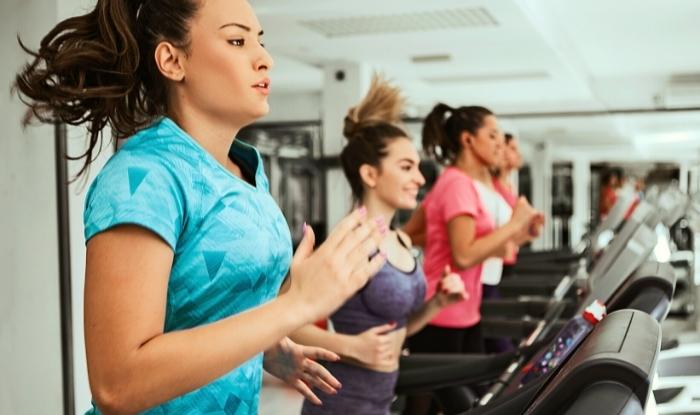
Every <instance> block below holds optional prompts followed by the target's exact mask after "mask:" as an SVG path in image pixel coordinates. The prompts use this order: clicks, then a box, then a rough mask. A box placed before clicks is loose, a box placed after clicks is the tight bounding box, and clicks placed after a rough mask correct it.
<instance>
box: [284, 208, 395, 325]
mask: <svg viewBox="0 0 700 415" xmlns="http://www.w3.org/2000/svg"><path fill="white" fill-rule="evenodd" d="M366 216H367V211H366V210H365V209H364V208H360V209H357V210H355V211H354V212H353V213H351V214H350V215H348V216H346V217H345V218H344V219H343V220H342V221H341V222H340V223H339V224H338V225H337V226H336V227H335V229H333V231H332V232H331V233H330V235H328V238H327V239H326V241H325V242H324V243H323V244H322V245H321V246H320V247H319V248H318V249H317V250H316V251H314V249H313V246H314V240H315V237H314V232H313V230H312V229H311V227H308V226H305V230H304V238H303V239H302V240H301V243H300V244H299V247H298V248H297V251H296V253H295V255H294V258H293V259H292V265H291V269H290V274H291V277H290V288H289V291H288V292H287V294H286V295H290V296H292V298H293V299H294V304H295V305H296V306H298V307H299V310H298V312H301V313H302V316H301V318H302V320H303V323H311V322H314V321H317V320H320V319H322V318H326V317H327V316H328V315H330V314H331V313H332V312H333V311H335V310H336V309H337V308H338V307H340V306H341V305H342V304H343V303H344V302H345V301H346V300H347V299H348V298H350V297H351V296H352V295H353V294H354V293H355V292H357V291H358V290H359V289H360V288H362V287H363V286H364V285H365V284H366V283H367V280H368V279H369V278H370V277H371V276H373V275H374V274H376V273H377V271H379V269H380V268H381V267H382V265H384V262H385V261H386V254H384V253H383V252H379V253H378V254H377V255H374V257H372V259H371V260H370V259H369V258H370V256H371V255H372V254H373V253H376V252H377V250H378V249H379V245H380V243H381V241H382V239H383V235H385V234H386V233H387V232H388V227H387V226H386V224H385V223H384V221H383V219H375V220H368V219H367V218H366ZM295 312H296V311H295Z"/></svg>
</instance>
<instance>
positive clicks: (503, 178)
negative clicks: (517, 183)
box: [498, 169, 513, 188]
mask: <svg viewBox="0 0 700 415" xmlns="http://www.w3.org/2000/svg"><path fill="white" fill-rule="evenodd" d="M512 172H513V170H512V169H502V170H501V173H500V174H499V176H498V182H499V183H500V184H502V185H503V186H506V187H507V188H509V187H510V175H511V173H512Z"/></svg>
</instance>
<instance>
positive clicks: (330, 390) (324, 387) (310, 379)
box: [301, 373, 338, 395]
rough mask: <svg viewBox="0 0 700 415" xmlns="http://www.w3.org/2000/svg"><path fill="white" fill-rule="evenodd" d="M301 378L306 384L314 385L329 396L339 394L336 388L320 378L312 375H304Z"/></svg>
mask: <svg viewBox="0 0 700 415" xmlns="http://www.w3.org/2000/svg"><path fill="white" fill-rule="evenodd" d="M301 376H302V378H303V379H304V382H306V383H308V384H309V385H313V386H314V387H315V388H316V389H319V390H320V391H322V392H324V393H327V394H329V395H335V394H337V393H338V390H337V389H336V388H334V387H333V386H331V385H329V384H328V383H326V382H324V381H323V379H321V378H319V377H316V376H314V375H312V374H310V373H303V374H302V375H301Z"/></svg>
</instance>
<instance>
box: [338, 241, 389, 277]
mask: <svg viewBox="0 0 700 415" xmlns="http://www.w3.org/2000/svg"><path fill="white" fill-rule="evenodd" d="M366 243H367V245H364V246H362V247H358V248H357V249H355V250H353V251H351V252H349V253H348V254H347V255H346V257H345V258H346V266H347V269H348V270H349V271H350V272H349V274H350V275H354V274H355V273H357V272H363V271H364V269H365V268H366V267H367V264H368V263H369V262H371V260H372V259H374V258H375V257H377V256H380V255H384V257H385V258H386V254H385V253H384V252H383V251H382V250H381V249H380V247H379V244H376V243H375V242H374V241H373V240H371V239H369V240H367V241H366ZM368 250H369V251H371V252H372V254H373V255H368V254H367V253H366V252H367V251H368ZM372 276H374V274H371V275H370V277H372Z"/></svg>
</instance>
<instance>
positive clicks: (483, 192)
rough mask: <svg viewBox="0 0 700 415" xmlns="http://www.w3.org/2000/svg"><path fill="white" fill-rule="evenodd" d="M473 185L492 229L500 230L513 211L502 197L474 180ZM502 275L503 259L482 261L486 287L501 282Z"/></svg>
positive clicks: (483, 278) (483, 281)
mask: <svg viewBox="0 0 700 415" xmlns="http://www.w3.org/2000/svg"><path fill="white" fill-rule="evenodd" d="M474 185H475V187H476V191H477V192H478V193H479V198H481V203H482V204H483V205H484V208H486V212H487V213H488V214H489V216H490V217H491V220H492V221H493V225H494V228H500V227H501V226H503V225H505V224H506V223H508V221H509V220H510V217H511V216H512V215H513V209H512V208H511V207H510V205H509V204H508V203H507V202H506V201H505V199H504V198H503V196H501V195H500V193H498V192H497V191H495V190H494V189H491V188H489V187H487V186H486V185H485V184H483V183H481V182H479V181H478V180H474ZM502 274H503V258H497V257H492V258H488V259H486V260H485V261H484V263H483V265H482V268H481V282H482V283H483V284H486V285H498V283H499V282H501V275H502Z"/></svg>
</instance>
